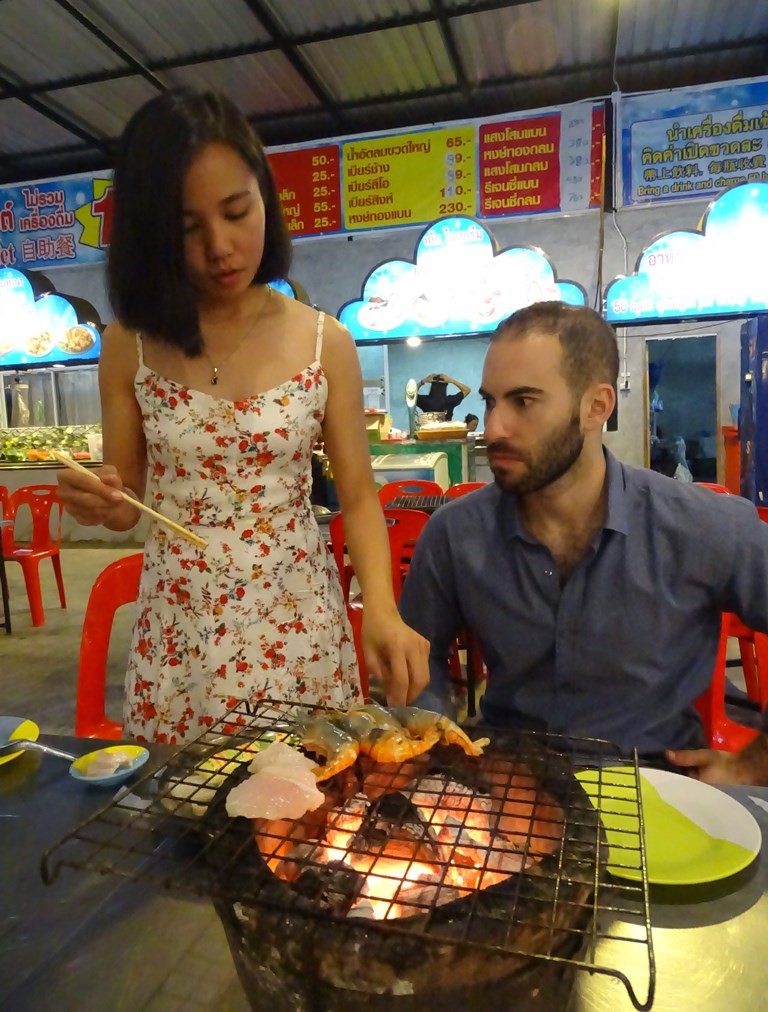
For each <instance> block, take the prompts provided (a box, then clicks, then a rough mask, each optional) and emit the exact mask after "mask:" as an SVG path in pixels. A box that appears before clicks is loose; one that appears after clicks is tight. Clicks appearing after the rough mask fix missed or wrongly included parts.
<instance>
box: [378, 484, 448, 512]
mask: <svg viewBox="0 0 768 1012" xmlns="http://www.w3.org/2000/svg"><path fill="white" fill-rule="evenodd" d="M401 495H445V492H444V491H443V487H442V485H438V483H437V482H436V481H431V480H429V479H428V478H404V479H403V480H402V481H389V482H387V484H386V485H382V486H381V488H380V489H379V502H380V503H381V505H382V506H389V504H390V503H391V502H393V501H394V500H395V499H398V498H399V497H400V496H401Z"/></svg>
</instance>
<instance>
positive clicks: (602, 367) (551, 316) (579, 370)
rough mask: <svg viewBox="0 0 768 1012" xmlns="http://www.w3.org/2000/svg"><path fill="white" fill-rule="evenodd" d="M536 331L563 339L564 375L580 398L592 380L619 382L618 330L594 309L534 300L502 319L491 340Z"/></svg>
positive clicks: (520, 335)
mask: <svg viewBox="0 0 768 1012" xmlns="http://www.w3.org/2000/svg"><path fill="white" fill-rule="evenodd" d="M534 333H540V334H552V335H554V336H556V337H557V338H558V339H559V341H560V347H561V348H562V351H563V375H564V376H565V380H566V383H567V384H568V386H569V388H570V390H571V392H572V393H573V394H574V395H575V396H576V397H581V395H582V394H583V393H584V391H585V390H586V389H587V387H588V386H589V385H590V384H592V383H610V384H611V386H615V385H616V381H617V379H618V376H619V347H618V344H617V342H616V333H615V331H614V330H613V328H612V327H611V325H610V324H608V323H606V322H605V320H604V319H603V318H602V316H600V315H599V314H598V313H596V312H595V311H594V309H588V308H587V307H586V306H570V305H568V304H567V303H565V302H534V303H533V305H530V306H526V307H525V308H524V309H518V311H517V312H516V313H512V315H511V316H508V317H507V318H506V320H502V321H501V323H500V324H499V326H498V327H497V328H496V330H495V332H494V333H493V335H492V337H491V341H499V340H516V339H519V338H525V337H529V336H530V335H531V334H534Z"/></svg>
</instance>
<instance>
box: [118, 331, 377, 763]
mask: <svg viewBox="0 0 768 1012" xmlns="http://www.w3.org/2000/svg"><path fill="white" fill-rule="evenodd" d="M322 337H323V314H322V313H321V314H320V316H319V318H318V324H317V346H316V349H315V361H314V362H313V363H312V364H311V365H308V366H307V367H306V369H303V370H302V371H301V372H300V373H298V374H297V375H296V376H293V377H291V379H289V380H286V382H285V383H281V384H279V386H276V387H273V388H272V389H271V390H267V391H265V392H264V393H261V394H256V395H255V396H254V397H251V398H249V399H248V400H243V401H234V402H233V401H228V400H222V399H220V398H217V397H212V396H211V395H210V394H207V393H204V392H203V391H200V390H193V389H190V388H188V387H184V386H181V385H180V384H178V383H175V382H173V381H172V380H168V379H165V378H163V377H161V376H158V375H157V373H155V372H153V371H152V370H151V369H149V368H147V366H145V365H144V359H143V355H142V349H141V339H140V338H139V339H138V340H137V343H138V347H139V368H138V371H137V373H136V381H135V390H136V398H137V400H138V402H139V405H140V407H141V411H142V415H143V423H144V434H145V437H146V441H147V458H148V483H149V490H150V498H149V500H148V502H149V503H150V504H151V505H153V506H154V507H156V508H157V509H158V510H159V511H160V512H161V513H164V514H165V515H166V516H168V517H171V518H173V519H176V520H178V521H179V522H180V523H182V524H183V525H184V526H186V527H189V528H190V529H192V530H193V531H195V532H197V533H199V534H201V535H202V536H203V537H204V538H206V539H207V541H208V547H207V548H206V549H198V548H196V547H195V546H194V545H192V544H191V543H190V542H189V541H186V540H183V539H181V538H180V537H178V536H177V535H175V534H174V533H173V532H171V531H169V530H168V529H166V528H165V527H163V526H161V525H159V524H153V525H152V527H151V530H150V534H149V536H148V538H147V541H146V544H145V546H144V570H143V574H142V578H141V586H140V590H139V601H138V616H137V621H136V626H135V629H134V634H133V643H132V649H131V657H130V661H129V666H128V673H127V676H126V704H125V714H124V727H125V731H126V733H127V734H129V735H131V736H133V737H136V738H139V739H145V740H148V741H162V742H170V743H174V742H181V741H184V740H188V739H191V738H194V737H196V736H197V735H199V734H200V733H202V732H203V731H204V729H205V728H206V727H208V726H210V725H211V724H212V723H213V721H214V720H215V719H217V718H218V717H220V716H221V715H223V714H224V713H225V711H226V710H227V709H228V708H230V707H231V706H233V705H234V704H235V703H236V702H237V701H238V700H240V699H243V698H245V697H247V698H250V699H253V700H258V699H261V698H265V697H266V698H272V699H286V700H293V701H298V700H300V701H303V702H313V703H325V704H329V705H331V706H334V707H336V706H338V707H345V708H346V707H347V706H348V705H349V704H350V703H352V702H353V701H354V700H356V699H358V698H359V695H360V682H359V676H358V671H357V660H356V657H355V651H354V645H353V642H352V636H351V632H350V628H349V624H348V620H347V615H346V610H345V608H344V603H343V598H342V593H341V587H340V584H339V578H338V573H337V571H336V567H335V564H334V562H333V557H332V556H331V554H330V552H329V550H328V548H327V547H326V545H325V541H324V538H323V537H322V536H321V533H320V530H319V528H318V525H317V523H316V521H315V518H314V516H313V514H312V509H311V506H310V502H309V494H310V489H311V484H312V478H311V454H312V448H313V446H314V444H315V442H316V440H317V438H318V436H319V435H320V425H321V421H322V418H323V415H324V411H325V403H326V397H327V388H328V385H327V380H326V378H325V375H324V372H323V367H322V365H321V364H320V351H321V347H322ZM241 719H242V718H241Z"/></svg>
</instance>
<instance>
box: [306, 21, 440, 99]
mask: <svg viewBox="0 0 768 1012" xmlns="http://www.w3.org/2000/svg"><path fill="white" fill-rule="evenodd" d="M363 38H364V39H365V45H364V46H361V45H360V37H359V36H358V37H355V38H349V39H337V40H333V41H328V42H313V43H311V44H310V45H308V46H302V47H301V50H300V52H301V53H302V54H303V55H304V56H305V57H306V58H307V60H308V61H309V62H310V63H311V65H312V66H313V68H314V69H315V71H316V73H317V75H318V77H319V78H320V79H321V80H322V82H323V83H324V84H325V86H326V87H327V88H328V90H329V91H330V92H331V94H332V95H333V96H334V97H335V98H337V99H344V100H345V101H349V102H354V101H357V100H359V99H363V98H372V97H376V96H378V95H398V94H407V93H408V92H412V91H423V90H426V89H428V88H437V87H440V86H441V85H445V84H455V82H456V74H455V73H454V70H453V67H452V66H451V61H450V58H449V56H448V53H447V51H446V49H445V46H444V45H443V41H442V38H441V36H440V31H439V29H438V28H437V26H436V25H431V24H426V25H411V26H410V27H408V28H390V29H387V30H385V31H382V32H371V33H370V34H368V35H365V36H363Z"/></svg>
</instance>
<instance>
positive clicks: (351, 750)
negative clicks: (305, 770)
mask: <svg viewBox="0 0 768 1012" xmlns="http://www.w3.org/2000/svg"><path fill="white" fill-rule="evenodd" d="M297 731H298V734H299V736H300V737H301V743H302V745H304V747H305V748H308V749H309V750H310V751H311V752H316V753H317V754H318V755H320V756H323V758H324V759H325V763H324V765H323V766H315V768H314V770H313V771H312V772H313V773H314V774H315V776H316V777H317V779H318V780H327V779H328V778H329V777H332V776H334V774H336V773H340V772H341V771H342V770H345V769H347V767H349V766H352V764H353V763H354V762H355V760H356V759H357V756H358V754H359V752H360V745H359V742H358V741H357V739H356V738H355V737H354V736H353V735H351V734H349V733H348V732H347V731H345V730H344V729H343V728H341V727H338V726H337V725H336V724H335V723H333V722H332V721H331V720H330V719H329V715H328V716H316V717H312V718H311V719H310V720H309V721H308V722H307V723H306V724H304V725H299V727H298V728H297Z"/></svg>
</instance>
